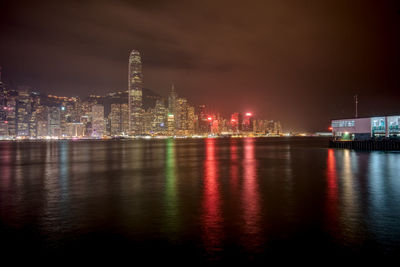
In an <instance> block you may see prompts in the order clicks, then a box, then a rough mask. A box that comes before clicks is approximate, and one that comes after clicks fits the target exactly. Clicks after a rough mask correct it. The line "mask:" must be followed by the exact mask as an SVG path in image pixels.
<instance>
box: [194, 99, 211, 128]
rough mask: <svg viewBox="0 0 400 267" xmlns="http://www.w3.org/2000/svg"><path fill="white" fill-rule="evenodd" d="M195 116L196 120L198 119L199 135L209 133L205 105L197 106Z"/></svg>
mask: <svg viewBox="0 0 400 267" xmlns="http://www.w3.org/2000/svg"><path fill="white" fill-rule="evenodd" d="M197 116H198V117H197V119H198V128H197V131H198V132H199V133H200V134H205V133H208V132H209V131H210V128H209V123H208V120H207V114H206V105H199V109H198V115H197Z"/></svg>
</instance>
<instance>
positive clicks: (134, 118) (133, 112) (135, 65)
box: [128, 50, 143, 135]
mask: <svg viewBox="0 0 400 267" xmlns="http://www.w3.org/2000/svg"><path fill="white" fill-rule="evenodd" d="M142 88H143V74H142V60H141V57H140V53H139V51H137V50H132V52H131V54H130V57H129V82H128V105H129V134H130V135H140V134H142V114H143V110H142Z"/></svg>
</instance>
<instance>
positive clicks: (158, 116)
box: [154, 100, 167, 134]
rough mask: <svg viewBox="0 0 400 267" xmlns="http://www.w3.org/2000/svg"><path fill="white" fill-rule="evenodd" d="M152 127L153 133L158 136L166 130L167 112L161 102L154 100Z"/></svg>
mask: <svg viewBox="0 0 400 267" xmlns="http://www.w3.org/2000/svg"><path fill="white" fill-rule="evenodd" d="M154 109H155V110H154V112H155V116H154V125H155V129H154V130H155V132H156V133H158V134H165V131H166V129H167V110H166V108H165V104H164V101H163V100H156V106H155V108H154Z"/></svg>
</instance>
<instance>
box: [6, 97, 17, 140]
mask: <svg viewBox="0 0 400 267" xmlns="http://www.w3.org/2000/svg"><path fill="white" fill-rule="evenodd" d="M6 108H7V109H6V121H7V130H8V136H9V137H15V136H16V135H17V120H16V115H17V96H16V95H12V94H11V92H8V94H7V103H6Z"/></svg>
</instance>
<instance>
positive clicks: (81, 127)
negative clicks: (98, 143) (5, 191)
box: [0, 50, 283, 140]
mask: <svg viewBox="0 0 400 267" xmlns="http://www.w3.org/2000/svg"><path fill="white" fill-rule="evenodd" d="M128 66H129V67H128V72H129V78H128V83H129V86H128V90H127V91H124V92H121V91H116V92H109V93H107V94H105V95H99V94H89V97H85V98H80V97H65V96H56V95H53V94H41V93H40V92H36V91H35V92H33V91H32V90H31V89H30V88H29V87H27V88H25V89H23V90H18V91H16V90H9V91H7V90H4V88H3V87H2V88H0V89H1V90H3V91H1V92H9V93H7V94H0V95H4V96H5V97H4V98H3V100H2V101H0V111H2V112H0V139H16V138H17V137H18V138H19V139H21V138H23V139H45V138H46V139H48V140H58V139H76V138H82V139H107V138H115V139H120V138H141V139H148V138H157V137H173V138H188V137H191V138H193V137H196V138H197V137H207V136H212V137H225V136H230V137H232V136H234V137H246V136H260V137H261V136H282V134H283V132H282V127H281V124H280V122H278V121H273V120H265V119H261V118H255V117H254V115H253V113H251V112H243V113H240V112H233V113H232V114H231V115H230V116H229V117H228V118H226V117H225V118H224V116H222V115H221V114H220V113H218V112H216V113H214V112H213V113H211V112H209V113H208V114H207V110H206V105H204V104H201V105H199V106H198V109H195V107H194V106H193V105H191V104H190V101H189V100H188V99H186V98H183V97H181V96H179V95H178V94H177V92H176V91H175V87H174V85H172V86H171V90H170V92H169V95H168V96H167V97H154V96H153V95H146V94H147V93H146V90H143V81H142V80H143V73H142V58H141V55H140V52H139V51H137V50H132V51H131V53H130V56H129V65H128ZM1 92H0V93H1ZM39 96H40V97H41V98H42V99H40V101H39ZM146 98H151V99H153V100H155V105H153V106H151V107H149V106H146V107H144V101H143V100H144V99H146ZM0 100H1V99H0ZM42 100H43V101H42Z"/></svg>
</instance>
